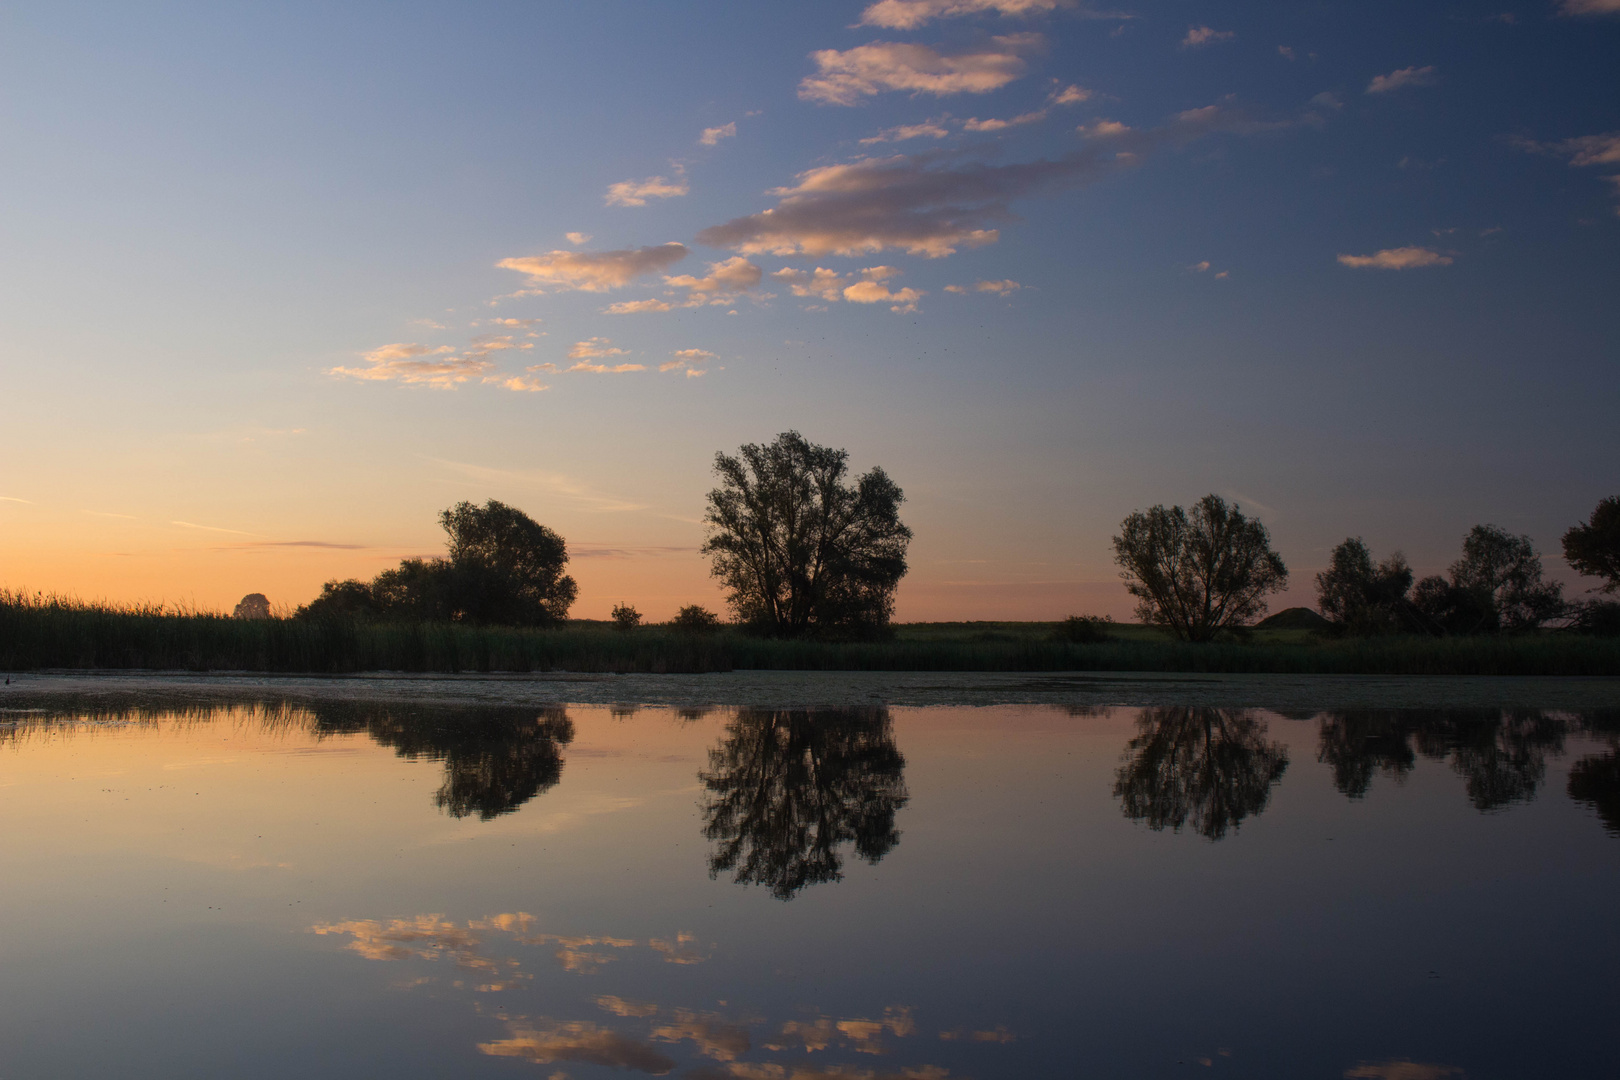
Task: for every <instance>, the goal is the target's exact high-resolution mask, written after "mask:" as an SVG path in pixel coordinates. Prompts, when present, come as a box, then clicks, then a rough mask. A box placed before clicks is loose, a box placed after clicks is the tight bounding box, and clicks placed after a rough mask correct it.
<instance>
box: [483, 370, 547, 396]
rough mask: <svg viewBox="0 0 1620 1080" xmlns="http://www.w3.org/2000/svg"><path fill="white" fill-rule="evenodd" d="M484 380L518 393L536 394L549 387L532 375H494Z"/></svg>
mask: <svg viewBox="0 0 1620 1080" xmlns="http://www.w3.org/2000/svg"><path fill="white" fill-rule="evenodd" d="M484 381H485V382H493V383H494V384H495V385H496V386H499V387H501V388H502V389H503V390H512V391H515V392H518V393H529V394H538V393H539V392H540V391H542V390H550V389H551V387H549V386H547V385H546V384H545V383H543V382H541V381H540V380H539V379H537V378H535V377H534V376H533V375H508V376H506V377H505V378H501V377H500V376H495V377H494V378H491V379H486V380H484Z"/></svg>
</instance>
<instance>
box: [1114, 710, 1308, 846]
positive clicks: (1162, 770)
mask: <svg viewBox="0 0 1620 1080" xmlns="http://www.w3.org/2000/svg"><path fill="white" fill-rule="evenodd" d="M1136 727H1137V735H1136V737H1135V738H1134V739H1132V740H1131V741H1130V743H1129V744H1128V745H1127V747H1126V750H1125V763H1124V764H1123V765H1121V766H1120V768H1119V771H1118V772H1117V773H1116V774H1115V783H1114V795H1115V797H1117V798H1118V799H1119V800H1120V802H1121V804H1122V806H1123V808H1124V811H1125V814H1126V816H1127V817H1130V818H1133V819H1135V820H1138V821H1145V822H1146V823H1147V826H1148V828H1150V829H1166V828H1168V829H1173V830H1176V831H1178V832H1179V831H1180V830H1181V828H1182V826H1184V825H1187V824H1191V825H1192V828H1193V830H1194V831H1195V832H1197V833H1198V834H1199V835H1200V836H1204V837H1207V838H1208V839H1210V840H1219V839H1220V838H1221V837H1223V836H1225V835H1226V831H1227V830H1228V829H1236V828H1237V827H1238V826H1239V825H1241V824H1242V823H1243V819H1244V818H1247V817H1250V816H1252V815H1255V814H1258V813H1260V812H1261V811H1262V810H1264V809H1265V808H1266V803H1267V802H1269V801H1270V799H1271V788H1272V785H1274V784H1275V783H1277V781H1278V780H1280V779H1281V778H1282V774H1283V771H1284V770H1286V769H1287V768H1288V753H1287V751H1286V750H1285V749H1284V748H1283V745H1282V744H1281V743H1277V742H1268V741H1266V734H1267V726H1266V723H1265V721H1264V720H1262V719H1260V718H1259V717H1258V716H1256V715H1254V714H1252V713H1249V712H1247V711H1245V710H1241V709H1195V708H1168V709H1144V710H1143V711H1142V715H1141V717H1140V718H1139V719H1138V720H1137V722H1136Z"/></svg>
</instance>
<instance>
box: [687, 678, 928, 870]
mask: <svg viewBox="0 0 1620 1080" xmlns="http://www.w3.org/2000/svg"><path fill="white" fill-rule="evenodd" d="M905 764H906V762H905V758H903V757H901V756H900V751H899V750H898V749H897V748H896V747H895V745H894V731H893V727H892V724H891V722H890V720H889V714H888V710H886V709H850V710H842V709H840V710H827V711H816V712H809V711H798V710H793V711H790V710H769V709H743V710H740V711H739V712H738V713H737V716H736V718H735V719H734V720H732V722H731V723H730V724H729V725H728V726H727V728H726V737H725V739H724V740H723V741H722V742H721V743H720V745H719V746H717V747H716V748H714V749H713V750H711V751H709V769H708V771H706V772H703V773H700V774H699V777H698V778H699V779H700V780H702V781H703V784H704V787H705V788H707V789H708V795H707V797H706V799H705V801H704V804H703V821H704V828H703V835H704V836H705V837H707V838H708V839H710V840H713V841H715V843H716V847H715V850H714V853H713V854H712V855H711V856H710V859H709V872H710V874H711V875H715V876H717V875H719V874H720V873H721V872H722V871H727V872H732V873H734V874H735V875H736V880H737V881H738V882H748V883H753V884H759V885H768V886H770V889H771V894H772V895H773V896H775V897H777V898H778V899H781V900H791V899H792V898H793V895H794V894H795V893H796V892H798V891H799V890H800V889H802V888H804V887H805V886H806V885H813V884H817V883H820V882H823V881H837V880H839V879H841V878H842V877H843V874H842V873H841V867H842V865H843V860H842V856H841V853H840V850H839V849H840V848H841V847H842V846H843V845H844V844H847V843H850V842H853V843H854V846H855V853H856V854H857V855H859V856H860V857H861V858H863V859H865V860H866V861H867V862H870V863H876V862H877V861H878V860H879V859H881V858H883V856H884V855H886V854H888V852H889V849H890V848H892V847H894V845H895V844H897V843H898V842H899V840H900V834H899V832H898V831H896V829H895V827H894V815H895V812H896V811H897V810H899V809H900V808H901V807H902V806H904V805H905V804H906V800H907V798H908V796H907V793H906V784H905V777H904V775H903V773H904V769H905Z"/></svg>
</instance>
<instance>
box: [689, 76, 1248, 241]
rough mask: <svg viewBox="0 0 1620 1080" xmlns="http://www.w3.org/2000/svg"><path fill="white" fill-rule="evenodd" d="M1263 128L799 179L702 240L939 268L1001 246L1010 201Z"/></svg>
mask: <svg viewBox="0 0 1620 1080" xmlns="http://www.w3.org/2000/svg"><path fill="white" fill-rule="evenodd" d="M1260 127H1261V125H1256V124H1254V123H1253V122H1251V121H1247V120H1245V119H1244V118H1243V117H1242V116H1241V115H1240V114H1238V113H1236V112H1235V111H1233V110H1230V109H1227V108H1225V107H1223V106H1213V105H1212V106H1208V107H1206V108H1203V109H1193V110H1189V111H1187V112H1185V113H1182V114H1181V115H1180V116H1177V117H1175V118H1174V119H1172V120H1171V121H1170V122H1169V123H1167V124H1165V125H1164V126H1162V127H1158V128H1153V129H1150V130H1146V131H1134V130H1132V129H1130V128H1126V127H1125V126H1124V125H1118V124H1115V125H1108V126H1102V125H1099V126H1096V127H1094V128H1092V129H1090V130H1088V131H1087V132H1086V134H1087V135H1088V136H1090V137H1089V138H1088V139H1087V142H1086V144H1085V145H1084V146H1083V147H1081V148H1080V149H1079V150H1076V151H1074V152H1073V153H1070V154H1067V155H1065V156H1063V157H1060V158H1057V159H1055V160H1054V159H1043V160H1037V161H1027V162H1018V163H1013V164H1007V165H994V164H989V163H987V162H985V161H983V160H980V159H976V158H973V157H969V156H964V155H962V154H954V155H952V154H945V153H941V152H930V153H923V154H914V155H895V156H892V157H869V158H862V159H859V160H857V161H854V162H851V163H849V164H844V165H826V166H822V167H820V168H816V169H811V170H809V171H808V172H804V173H800V174H799V176H798V177H797V180H798V182H797V183H796V184H794V185H793V186H791V187H782V188H775V189H773V190H772V191H771V192H770V194H772V195H774V196H776V197H777V199H778V201H777V204H776V205H775V206H773V207H771V208H770V209H768V210H764V211H761V212H760V213H757V214H749V215H747V216H745V217H739V218H734V219H732V220H731V221H728V222H725V223H724V224H720V225H713V226H710V227H709V228H706V229H704V230H702V231H701V232H699V233H698V236H697V239H698V242H699V243H702V244H706V245H708V246H710V247H719V248H730V249H732V250H735V251H738V252H741V253H743V254H745V255H751V254H772V255H783V256H786V255H808V256H812V257H817V256H823V255H841V256H846V257H856V256H860V255H867V254H876V253H878V252H882V251H886V250H890V249H893V250H898V251H904V252H906V253H907V254H911V255H922V256H926V257H928V258H942V257H944V256H947V255H952V254H954V253H955V252H956V251H957V250H958V249H960V248H963V247H980V246H982V245H985V244H993V243H995V242H996V241H997V240H998V239H999V238H1000V232H999V230H998V228H997V226H999V225H1000V224H1002V223H1005V222H1008V221H1011V220H1014V217H1013V214H1012V212H1011V210H1010V206H1009V204H1010V203H1011V201H1012V200H1013V199H1016V198H1019V197H1022V196H1027V195H1031V194H1034V193H1036V192H1039V191H1042V190H1046V189H1050V188H1057V187H1065V186H1076V185H1080V184H1086V183H1091V182H1094V181H1096V180H1099V179H1102V178H1103V177H1105V176H1109V175H1112V174H1113V173H1116V172H1119V171H1121V170H1122V169H1127V168H1131V167H1134V166H1135V165H1138V164H1140V163H1141V162H1142V161H1143V160H1144V159H1145V158H1146V157H1147V156H1148V155H1149V154H1151V153H1152V152H1154V151H1156V150H1158V149H1160V148H1162V147H1164V146H1168V145H1175V144H1179V143H1185V142H1188V141H1191V140H1193V139H1196V138H1199V137H1201V136H1203V135H1207V134H1210V133H1212V132H1215V131H1222V130H1225V131H1233V132H1245V131H1252V130H1259V129H1260Z"/></svg>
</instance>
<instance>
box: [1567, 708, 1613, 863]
mask: <svg viewBox="0 0 1620 1080" xmlns="http://www.w3.org/2000/svg"><path fill="white" fill-rule="evenodd" d="M1586 728H1587V730H1588V731H1590V732H1591V733H1592V734H1593V735H1600V736H1607V737H1608V739H1609V752H1608V753H1606V754H1593V755H1591V756H1589V757H1584V758H1582V759H1581V760H1579V761H1577V762H1576V763H1575V764H1574V765H1573V766H1572V767H1571V768H1570V770H1569V787H1568V791H1569V797H1570V798H1572V799H1574V800H1575V801H1576V802H1583V803H1587V804H1588V805H1590V806H1591V807H1592V809H1593V810H1596V811H1597V815H1598V818H1599V820H1601V821H1602V822H1603V828H1604V829H1605V830H1606V831H1608V832H1610V833H1612V834H1614V835H1616V836H1620V709H1603V710H1600V711H1596V712H1593V713H1590V714H1588V715H1587V718H1586Z"/></svg>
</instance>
